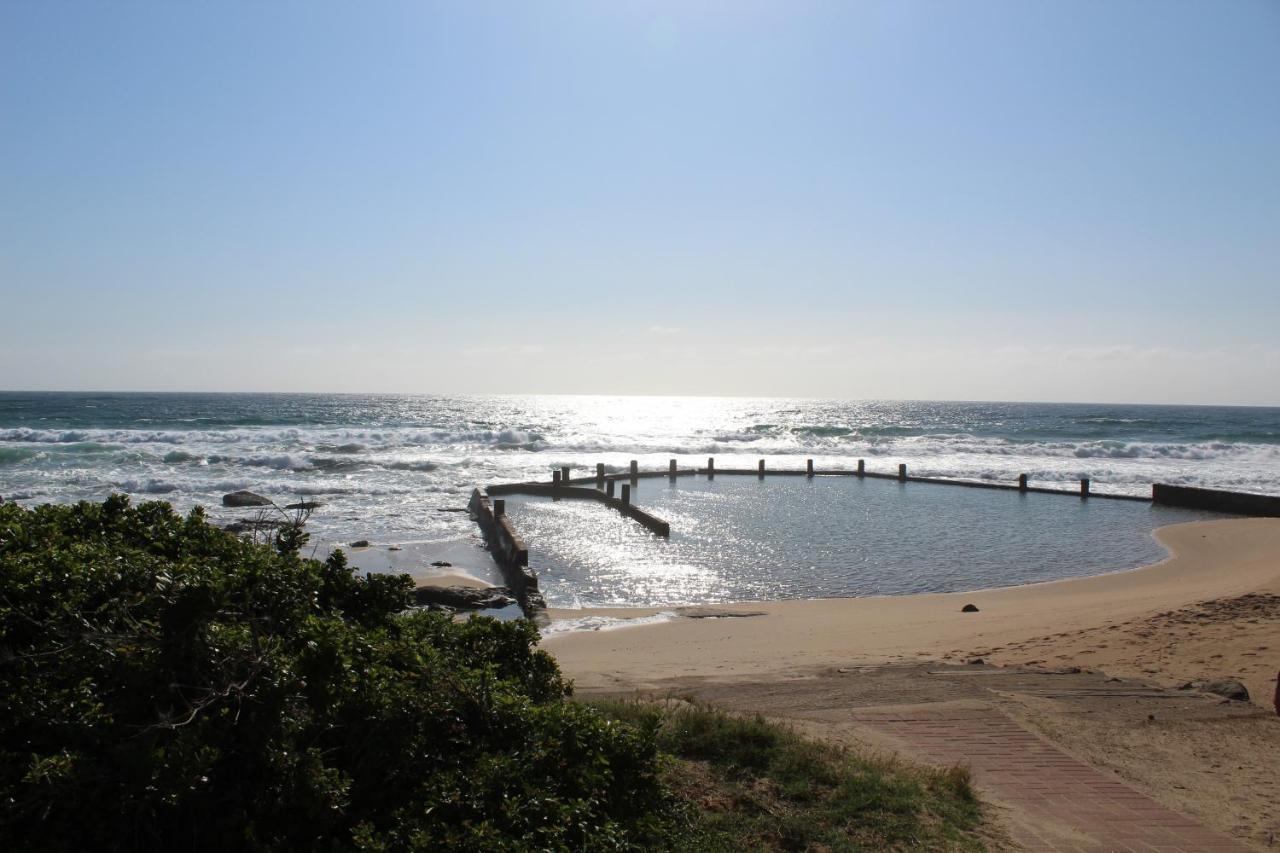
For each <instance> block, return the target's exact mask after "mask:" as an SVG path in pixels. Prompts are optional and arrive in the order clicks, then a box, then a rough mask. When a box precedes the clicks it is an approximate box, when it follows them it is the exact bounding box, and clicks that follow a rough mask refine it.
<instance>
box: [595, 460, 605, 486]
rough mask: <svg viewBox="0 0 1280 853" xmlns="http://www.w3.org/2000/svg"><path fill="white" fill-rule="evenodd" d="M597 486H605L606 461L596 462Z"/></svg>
mask: <svg viewBox="0 0 1280 853" xmlns="http://www.w3.org/2000/svg"><path fill="white" fill-rule="evenodd" d="M596 488H597V489H603V488H604V463H603V462H597V463H596Z"/></svg>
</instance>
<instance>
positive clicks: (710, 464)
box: [707, 456, 716, 480]
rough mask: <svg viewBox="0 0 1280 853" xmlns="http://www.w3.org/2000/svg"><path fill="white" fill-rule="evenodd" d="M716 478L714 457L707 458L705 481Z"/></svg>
mask: <svg viewBox="0 0 1280 853" xmlns="http://www.w3.org/2000/svg"><path fill="white" fill-rule="evenodd" d="M715 477H716V458H715V457H714V456H708V457H707V479H708V480H714V479H715Z"/></svg>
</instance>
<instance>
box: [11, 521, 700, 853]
mask: <svg viewBox="0 0 1280 853" xmlns="http://www.w3.org/2000/svg"><path fill="white" fill-rule="evenodd" d="M304 539H305V537H303V536H300V535H297V533H296V532H294V531H286V532H285V533H284V534H283V535H281V536H279V537H278V538H277V541H276V543H275V547H270V546H266V545H259V544H253V543H251V542H247V541H244V540H242V539H238V538H236V537H233V536H231V535H229V534H227V533H225V532H223V531H221V530H219V529H217V528H215V527H213V526H212V525H210V524H208V523H207V522H206V521H205V518H204V515H203V513H202V512H201V510H199V509H196V510H194V511H192V513H191V514H190V515H189V516H187V517H186V518H183V517H181V516H179V515H177V514H175V513H174V512H173V510H172V509H171V508H170V507H169V505H168V504H165V503H144V504H140V505H139V506H137V507H136V508H134V507H131V506H130V505H129V502H128V499H127V498H124V497H120V496H115V497H112V498H110V499H108V500H107V501H106V502H104V503H102V504H89V503H81V504H77V505H75V506H42V507H37V508H35V509H32V510H28V509H24V508H22V507H19V506H16V505H13V504H3V505H0V838H2V839H5V840H7V841H8V842H9V846H8V849H21V850H42V849H43V850H82V849H94V850H136V849H147V850H162V849H163V850H167V849H209V850H212V849H218V850H222V851H226V850H239V849H290V848H306V849H308V850H315V849H326V848H328V849H338V848H342V849H347V848H352V847H355V848H363V849H374V850H379V849H389V850H398V849H413V848H416V849H422V848H430V849H448V848H454V849H485V850H490V849H516V848H518V849H548V850H554V849H572V850H588V849H626V848H643V847H654V846H665V845H666V843H667V841H666V839H668V838H670V837H671V836H672V833H673V832H675V831H676V823H677V819H676V817H677V816H678V815H680V814H681V810H680V809H679V807H678V806H676V805H675V804H674V801H673V800H672V799H671V798H670V796H669V795H668V794H667V793H666V791H665V789H664V787H663V785H662V783H661V781H660V778H659V770H658V758H657V753H656V747H655V743H654V730H653V727H652V726H639V727H636V726H632V725H627V724H624V723H619V722H616V721H611V720H608V719H606V718H605V717H604V716H602V715H601V714H600V713H598V712H597V711H595V710H593V709H591V708H589V707H584V706H582V705H578V704H576V703H573V702H566V701H565V697H566V695H567V694H568V692H569V689H568V686H567V685H566V683H565V682H564V681H563V680H562V679H561V677H560V674H559V672H558V670H557V668H556V665H555V662H554V661H553V660H552V658H551V657H549V656H548V655H547V654H546V653H544V652H541V651H537V650H535V649H534V645H535V643H536V641H537V633H536V630H535V629H534V628H533V626H532V625H531V624H529V623H527V622H524V621H519V622H498V621H495V620H491V619H472V620H470V621H468V622H464V623H455V622H453V621H451V620H450V619H448V618H446V617H443V616H439V615H435V614H428V613H417V612H409V613H404V612H402V611H404V609H405V608H406V606H407V605H408V603H409V595H410V589H411V582H410V580H409V578H408V577H407V576H387V575H369V576H366V577H363V578H361V577H357V576H356V575H355V574H354V573H353V572H352V571H351V570H350V569H349V568H348V566H347V564H346V561H345V558H344V556H343V555H342V554H341V553H340V552H339V553H335V554H334V555H332V556H331V557H329V558H328V559H327V560H324V561H318V560H311V559H304V558H302V557H300V556H299V555H298V546H299V545H300V544H301V543H302V541H303V540H304Z"/></svg>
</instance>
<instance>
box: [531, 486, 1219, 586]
mask: <svg viewBox="0 0 1280 853" xmlns="http://www.w3.org/2000/svg"><path fill="white" fill-rule="evenodd" d="M633 500H634V501H635V503H636V504H637V505H639V506H642V507H644V508H646V509H648V510H651V511H653V512H654V513H656V514H657V515H659V516H661V517H663V518H665V519H666V520H668V521H669V522H670V523H671V538H670V540H664V539H661V538H658V537H655V536H653V535H651V534H649V533H648V532H646V531H645V530H644V529H643V528H641V527H640V526H639V525H638V524H636V523H635V522H634V521H632V520H630V519H626V518H623V517H622V516H620V515H619V514H618V513H616V512H614V511H612V510H610V509H608V508H607V507H604V506H603V505H600V504H596V503H589V502H585V501H551V500H549V499H545V498H522V497H518V496H514V495H513V496H511V497H510V498H509V499H508V504H507V512H508V513H509V514H510V516H511V518H512V521H513V522H514V523H515V525H516V528H517V529H518V530H519V531H520V533H521V534H522V535H523V536H524V537H525V539H526V542H527V544H528V545H529V549H530V563H531V564H532V565H533V567H534V568H535V569H536V570H537V571H538V573H539V576H540V584H541V587H542V590H543V592H544V594H545V595H546V596H547V600H548V602H549V603H550V604H552V605H555V606H562V607H578V606H604V605H614V606H616V605H632V606H670V605H679V604H704V603H715V602H725V601H760V600H771V599H780V598H822V597H830V596H863V595H897V594H909V593H919V592H949V591H959V590H966V589H978V588H982V587H989V586H1003V585H1009V584H1019V583H1030V582H1034V581H1043V580H1053V579H1057V578H1064V577H1072V576H1078V575H1088V574H1097V573H1100V572H1105V571H1114V570H1119V569H1125V568H1131V567H1134V566H1139V565H1144V564H1146V563H1151V562H1155V561H1157V560H1159V559H1161V558H1162V557H1163V556H1164V550H1163V549H1162V548H1161V547H1160V546H1159V544H1158V543H1157V542H1156V541H1155V539H1154V538H1153V537H1152V536H1151V531H1152V530H1153V529H1154V528H1156V527H1159V526H1161V525H1164V524H1172V523H1175V522H1180V521H1192V520H1197V519H1204V518H1210V517H1218V516H1214V515H1211V514H1208V513H1203V512H1196V511H1191V510H1182V509H1176V508H1171V507H1156V506H1151V505H1148V504H1144V503H1131V502H1119V501H1106V500H1089V501H1081V500H1079V499H1077V498H1072V497H1062V496H1056V495H1037V494H1026V495H1020V494H1017V493H1014V492H1004V491H987V490H979V489H964V488H954V487H945V486H930V485H927V484H906V485H903V484H899V483H896V482H892V481H885V480H870V479H868V480H858V479H856V478H849V477H840V478H836V477H816V478H814V479H812V480H809V479H806V478H803V477H786V478H782V477H776V478H769V479H767V480H765V481H759V480H757V479H756V478H754V477H748V476H727V475H720V476H718V477H717V478H716V479H714V480H710V481H709V480H707V479H706V478H705V477H696V478H695V477H682V478H680V479H679V480H678V481H676V482H675V483H671V482H669V481H667V480H665V479H663V480H656V479H651V480H641V481H639V482H638V483H637V485H636V487H635V489H634V491H633Z"/></svg>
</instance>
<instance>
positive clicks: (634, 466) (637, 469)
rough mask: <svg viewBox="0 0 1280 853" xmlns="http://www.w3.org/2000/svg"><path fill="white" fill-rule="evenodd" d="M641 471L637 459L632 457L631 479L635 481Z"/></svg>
mask: <svg viewBox="0 0 1280 853" xmlns="http://www.w3.org/2000/svg"><path fill="white" fill-rule="evenodd" d="M639 472H640V466H639V465H638V464H636V460H634V459H632V460H631V479H632V481H634V480H635V479H636V474H638V473H639Z"/></svg>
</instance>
